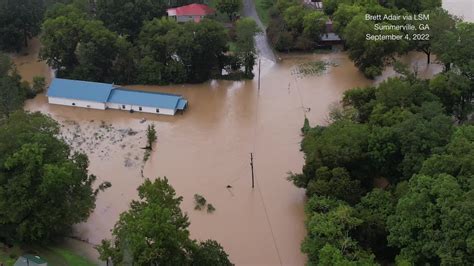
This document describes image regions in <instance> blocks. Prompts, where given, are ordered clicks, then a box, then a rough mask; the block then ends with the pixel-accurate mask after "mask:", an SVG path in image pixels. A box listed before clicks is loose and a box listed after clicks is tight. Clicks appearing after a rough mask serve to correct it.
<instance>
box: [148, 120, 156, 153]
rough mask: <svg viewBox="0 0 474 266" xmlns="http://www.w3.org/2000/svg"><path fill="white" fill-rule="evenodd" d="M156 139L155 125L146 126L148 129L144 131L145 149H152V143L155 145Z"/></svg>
mask: <svg viewBox="0 0 474 266" xmlns="http://www.w3.org/2000/svg"><path fill="white" fill-rule="evenodd" d="M156 139H157V137H156V129H155V125H153V124H152V125H148V128H147V129H146V140H147V149H150V150H152V149H153V143H155V141H156Z"/></svg>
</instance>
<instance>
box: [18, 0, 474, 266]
mask: <svg viewBox="0 0 474 266" xmlns="http://www.w3.org/2000/svg"><path fill="white" fill-rule="evenodd" d="M446 2H453V3H452V6H457V5H456V4H454V2H456V1H455V0H453V1H446ZM469 5H470V3H468V2H466V4H465V7H466V6H469ZM453 8H454V7H453ZM38 48H39V43H38V42H37V41H34V42H33V43H32V46H31V47H30V51H28V52H29V53H28V55H23V56H21V55H20V56H16V57H15V58H14V61H15V63H16V64H17V67H18V70H19V71H20V74H21V75H23V77H24V78H25V79H26V80H31V79H32V77H33V76H35V75H45V76H49V75H50V71H49V69H48V67H47V66H46V65H45V64H44V62H38V61H37V60H36V55H37V51H38ZM280 57H282V58H281V61H279V62H278V63H274V62H272V61H269V60H265V59H262V75H261V87H260V90H258V82H257V79H255V80H253V81H241V82H232V81H210V82H206V83H203V84H199V85H175V86H160V87H158V86H130V88H132V89H133V88H137V89H142V90H150V91H159V92H169V93H175V94H181V95H183V96H184V97H185V98H186V99H187V100H188V101H189V108H188V109H187V110H186V111H185V113H184V114H183V115H176V116H173V117H168V116H161V115H154V114H143V113H133V114H132V113H128V112H124V111H119V110H106V111H100V110H89V109H82V108H74V107H65V106H55V105H49V104H48V103H47V100H46V97H45V96H44V95H39V96H37V97H36V98H35V99H33V100H29V101H27V103H26V106H25V108H26V109H27V110H30V111H41V112H43V113H46V114H49V115H51V116H52V117H53V118H54V119H56V120H58V121H59V123H60V124H61V125H62V134H63V136H64V138H65V140H66V141H67V142H69V143H71V144H72V146H73V147H74V149H76V150H78V151H82V152H85V153H86V154H87V155H88V156H89V159H90V169H89V170H90V173H91V174H94V175H96V176H97V177H98V182H97V184H99V183H100V182H102V181H110V182H111V183H112V187H111V188H109V189H108V190H106V191H105V192H102V193H100V194H99V196H98V198H97V202H96V205H97V206H96V209H95V211H94V212H93V214H92V215H91V216H90V218H89V219H88V221H87V222H85V223H82V224H78V225H77V226H75V228H74V235H75V237H77V238H78V239H81V240H83V241H84V242H87V243H89V244H90V245H86V244H85V243H81V244H77V243H76V244H74V243H68V245H71V246H73V247H75V248H76V249H78V250H80V251H81V254H87V255H88V256H90V257H95V256H96V255H97V254H96V252H95V251H94V250H93V249H92V245H95V244H98V243H100V241H101V240H102V239H104V238H110V237H111V232H110V229H112V227H113V225H114V224H115V222H116V221H117V219H118V216H119V214H120V213H121V212H123V211H125V210H127V209H128V205H129V203H130V201H131V200H132V199H135V198H137V191H136V188H137V187H138V186H139V185H140V184H141V183H142V182H143V179H144V177H148V178H157V177H163V176H166V177H168V179H169V180H170V183H171V185H173V187H174V188H175V189H176V192H177V194H178V195H181V196H183V197H184V201H183V203H182V206H181V207H182V209H183V211H185V212H186V213H187V214H188V215H189V217H190V222H191V226H190V231H191V235H192V237H193V238H196V239H199V240H205V239H208V238H211V239H215V240H217V241H218V242H220V243H221V244H222V245H223V247H224V248H225V250H226V251H227V253H229V255H230V259H231V261H232V262H233V263H235V264H237V265H303V264H304V263H305V261H306V258H305V256H304V255H303V254H302V253H301V251H300V243H301V241H302V240H303V238H304V236H305V229H304V224H303V221H304V213H303V206H304V204H303V203H304V200H305V196H304V191H303V190H301V189H298V188H296V187H295V186H294V185H293V184H292V183H290V182H288V181H287V180H286V176H287V172H288V171H294V172H299V171H301V167H302V165H303V162H304V158H303V153H301V152H300V151H299V145H300V141H301V136H300V128H301V127H302V125H303V120H304V117H305V116H306V117H308V119H309V121H310V123H311V125H315V124H321V125H323V124H325V123H327V115H328V111H329V107H330V105H331V104H333V103H337V102H338V101H339V100H340V98H341V95H342V93H343V92H344V91H345V90H348V89H350V88H353V87H358V86H366V85H370V84H372V83H373V81H369V80H367V79H365V78H364V77H363V75H362V74H361V73H360V72H359V71H358V70H357V69H356V68H355V67H354V66H353V63H352V62H351V61H350V60H349V59H348V57H347V55H346V54H345V53H343V52H334V53H328V54H301V55H298V54H292V55H280ZM404 60H407V62H409V63H411V64H414V63H415V64H420V73H421V72H422V74H423V75H427V76H429V75H432V74H433V73H436V72H438V71H440V68H439V66H437V65H434V64H432V65H429V66H428V65H426V63H425V60H426V59H425V57H424V56H423V54H420V53H412V54H409V55H408V56H407V57H406V58H404ZM316 61H324V62H329V63H330V64H328V65H327V67H326V69H325V70H324V71H322V73H318V74H315V75H299V74H297V73H298V71H297V68H298V66H300V65H302V64H305V63H310V62H316ZM423 63H425V65H423ZM421 68H423V69H421ZM393 74H394V73H393V70H390V69H388V70H387V71H385V73H384V75H383V77H382V78H381V79H379V80H378V81H377V82H379V81H380V80H382V79H385V78H386V77H388V76H391V75H393ZM149 124H154V125H155V126H156V130H157V135H158V140H157V143H156V144H155V147H154V150H153V152H152V154H151V156H150V158H149V160H148V161H147V162H146V163H145V162H144V161H143V155H144V150H143V149H141V148H142V147H144V146H145V140H146V133H145V131H146V127H147V126H148V125H149ZM250 153H253V156H254V169H255V188H253V189H252V187H251V170H250ZM194 194H201V195H203V196H204V197H205V198H206V199H207V201H208V202H209V203H212V205H214V207H215V208H216V211H215V212H214V213H212V214H209V213H207V212H205V211H197V210H194V199H193V195H194Z"/></svg>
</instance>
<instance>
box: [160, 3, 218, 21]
mask: <svg viewBox="0 0 474 266" xmlns="http://www.w3.org/2000/svg"><path fill="white" fill-rule="evenodd" d="M166 13H168V17H172V18H175V19H176V21H178V22H187V21H194V22H199V21H201V19H203V18H204V17H205V16H209V15H214V14H215V13H216V11H215V10H214V9H213V8H210V7H208V6H207V5H203V4H190V5H186V6H180V7H175V8H169V9H168V10H166Z"/></svg>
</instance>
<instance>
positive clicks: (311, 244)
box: [301, 196, 374, 265]
mask: <svg viewBox="0 0 474 266" xmlns="http://www.w3.org/2000/svg"><path fill="white" fill-rule="evenodd" d="M305 213H306V217H307V218H306V219H307V220H306V228H307V230H308V235H307V236H306V237H305V239H304V241H303V243H302V244H301V250H302V251H303V252H304V253H306V254H307V255H308V260H309V262H308V263H309V264H311V265H316V264H318V263H319V262H320V260H322V261H328V260H329V261H333V260H334V259H335V258H336V259H337V260H341V259H342V260H348V261H359V260H363V261H365V262H372V263H373V259H374V256H373V255H372V254H370V253H369V252H367V251H365V250H363V249H362V248H361V247H360V246H359V245H358V243H357V242H356V241H355V240H354V239H353V238H352V237H351V236H350V231H351V230H353V229H355V228H356V227H357V226H358V225H360V224H361V223H362V220H360V219H358V218H356V217H355V210H354V209H353V208H352V207H350V206H348V205H347V204H346V203H344V202H343V201H338V200H333V199H330V198H325V197H317V196H315V197H312V198H311V199H310V200H309V201H308V203H307V204H306V207H305ZM327 245H330V246H332V248H331V253H333V254H332V255H330V254H328V250H327ZM325 247H326V249H324V248H325ZM334 253H335V254H334ZM321 255H323V256H322V257H320V256H321ZM341 255H342V256H341ZM334 256H335V258H334ZM331 257H332V258H331ZM341 257H342V258H341Z"/></svg>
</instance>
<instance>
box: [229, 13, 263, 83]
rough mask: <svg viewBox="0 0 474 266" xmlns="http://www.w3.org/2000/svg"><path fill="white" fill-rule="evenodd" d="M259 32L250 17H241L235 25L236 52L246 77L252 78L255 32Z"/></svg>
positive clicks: (254, 56)
mask: <svg viewBox="0 0 474 266" xmlns="http://www.w3.org/2000/svg"><path fill="white" fill-rule="evenodd" d="M258 32H260V29H259V28H258V26H257V23H255V21H254V20H253V19H251V18H243V19H239V20H238V21H237V25H236V42H235V44H236V52H237V55H238V56H239V58H240V60H241V61H242V62H243V65H244V68H245V71H244V74H245V76H246V77H247V78H253V73H252V71H253V66H254V65H255V59H256V52H255V38H254V36H255V34H257V33H258Z"/></svg>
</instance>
